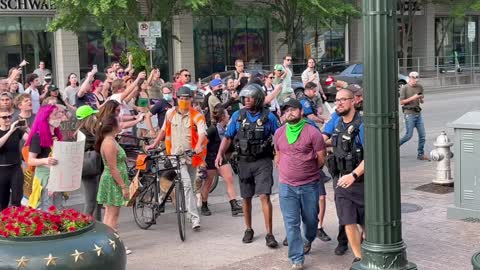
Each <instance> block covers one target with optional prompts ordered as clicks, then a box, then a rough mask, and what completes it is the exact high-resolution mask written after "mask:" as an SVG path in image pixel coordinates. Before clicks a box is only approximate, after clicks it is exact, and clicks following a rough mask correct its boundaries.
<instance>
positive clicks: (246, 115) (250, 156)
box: [215, 84, 279, 248]
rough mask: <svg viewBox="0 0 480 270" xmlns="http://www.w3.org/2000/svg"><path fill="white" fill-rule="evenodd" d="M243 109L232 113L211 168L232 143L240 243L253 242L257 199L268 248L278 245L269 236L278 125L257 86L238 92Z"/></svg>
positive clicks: (219, 160)
mask: <svg viewBox="0 0 480 270" xmlns="http://www.w3.org/2000/svg"><path fill="white" fill-rule="evenodd" d="M240 100H241V102H242V104H243V106H244V108H243V109H241V110H239V111H236V112H235V113H234V114H233V115H232V118H231V119H230V123H229V125H228V127H227V130H226V132H225V137H224V138H223V140H222V143H221V145H220V149H219V151H218V155H217V159H216V160H215V165H216V166H217V168H218V167H219V166H221V164H222V161H223V156H224V154H225V151H226V150H227V149H228V147H229V146H230V144H231V143H232V141H233V142H234V145H235V149H236V151H237V153H238V169H239V172H238V176H239V178H240V194H241V196H242V198H243V213H244V218H245V225H246V227H247V228H246V230H245V234H244V237H243V240H242V241H243V242H244V243H251V242H252V241H253V234H254V232H253V229H252V197H253V196H254V195H255V194H256V195H259V197H260V201H261V203H262V210H263V215H264V219H265V227H266V231H267V235H266V237H265V240H266V244H267V246H268V247H272V248H273V247H276V246H277V245H278V243H277V241H276V240H275V237H274V236H273V234H272V203H271V201H270V194H271V193H272V186H273V176H272V173H273V163H272V160H273V146H272V139H273V134H274V133H275V131H276V130H277V128H278V127H279V122H278V120H277V118H276V117H275V115H273V114H272V113H271V112H270V110H269V109H267V108H265V107H264V100H265V94H264V93H263V90H262V88H261V86H260V85H258V84H248V85H247V86H245V87H244V88H243V89H242V91H241V92H240Z"/></svg>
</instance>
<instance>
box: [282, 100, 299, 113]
mask: <svg viewBox="0 0 480 270" xmlns="http://www.w3.org/2000/svg"><path fill="white" fill-rule="evenodd" d="M288 107H292V108H295V109H301V108H302V104H301V103H300V101H298V100H296V99H294V98H288V99H286V100H285V102H284V103H283V104H282V108H281V109H282V111H284V110H286V109H287V108H288Z"/></svg>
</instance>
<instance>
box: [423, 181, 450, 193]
mask: <svg viewBox="0 0 480 270" xmlns="http://www.w3.org/2000/svg"><path fill="white" fill-rule="evenodd" d="M414 189H415V190H419V191H425V192H430V193H435V194H447V193H451V192H453V186H444V185H438V184H434V183H429V184H425V185H421V186H418V187H416V188H414Z"/></svg>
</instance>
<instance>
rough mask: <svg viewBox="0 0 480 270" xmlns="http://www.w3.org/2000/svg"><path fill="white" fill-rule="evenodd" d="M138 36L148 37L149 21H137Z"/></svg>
mask: <svg viewBox="0 0 480 270" xmlns="http://www.w3.org/2000/svg"><path fill="white" fill-rule="evenodd" d="M138 37H139V38H146V37H150V22H138Z"/></svg>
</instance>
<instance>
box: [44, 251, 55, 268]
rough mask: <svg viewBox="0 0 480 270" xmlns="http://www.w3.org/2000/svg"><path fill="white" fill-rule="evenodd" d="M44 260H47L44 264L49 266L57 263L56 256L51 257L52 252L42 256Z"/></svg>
mask: <svg viewBox="0 0 480 270" xmlns="http://www.w3.org/2000/svg"><path fill="white" fill-rule="evenodd" d="M43 259H44V260H46V261H47V264H46V266H50V265H57V259H58V258H57V257H53V256H52V254H51V253H50V254H48V257H47V258H43Z"/></svg>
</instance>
